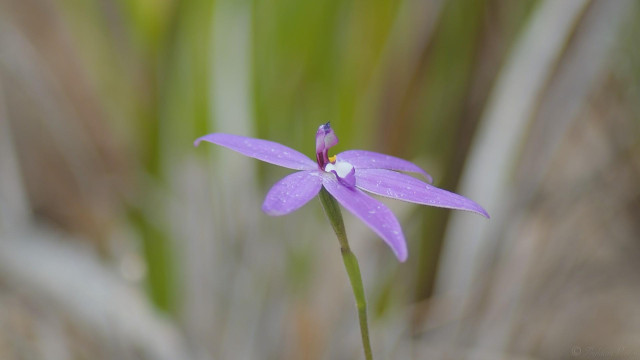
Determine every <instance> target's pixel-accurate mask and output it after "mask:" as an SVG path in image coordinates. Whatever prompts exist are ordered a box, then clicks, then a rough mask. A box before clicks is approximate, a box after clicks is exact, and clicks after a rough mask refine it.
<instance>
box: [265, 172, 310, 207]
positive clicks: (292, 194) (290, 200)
mask: <svg viewBox="0 0 640 360" xmlns="http://www.w3.org/2000/svg"><path fill="white" fill-rule="evenodd" d="M320 188H322V176H321V175H320V172H319V171H315V170H310V171H300V172H297V173H293V174H291V175H288V176H286V177H284V178H283V179H282V180H280V181H278V182H277V183H276V184H275V185H273V187H272V188H271V190H269V193H267V197H266V198H265V199H264V203H263V204H262V211H264V212H266V213H267V214H269V215H274V216H276V215H286V214H288V213H290V212H292V211H295V210H298V209H299V208H301V207H302V206H303V205H304V204H306V203H307V202H309V200H311V199H312V198H313V197H314V196H316V195H317V194H318V191H320Z"/></svg>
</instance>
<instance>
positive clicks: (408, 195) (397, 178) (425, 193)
mask: <svg viewBox="0 0 640 360" xmlns="http://www.w3.org/2000/svg"><path fill="white" fill-rule="evenodd" d="M356 186H357V187H358V188H360V189H362V190H366V191H368V192H371V193H374V194H376V195H381V196H386V197H390V198H394V199H398V200H404V201H408V202H413V203H416V204H423V205H430V206H437V207H443V208H449V209H457V210H467V211H473V212H475V213H478V214H480V215H482V216H485V217H487V218H488V217H489V214H488V213H487V212H486V211H485V210H484V209H483V208H482V207H481V206H480V205H478V204H476V203H475V202H473V201H471V200H469V199H467V198H466V197H464V196H461V195H458V194H454V193H452V192H449V191H446V190H442V189H439V188H437V187H435V186H432V185H429V184H426V183H424V182H422V181H420V180H418V179H416V178H414V177H411V176H409V175H406V174H402V173H399V172H395V171H390V170H383V169H359V170H357V171H356Z"/></svg>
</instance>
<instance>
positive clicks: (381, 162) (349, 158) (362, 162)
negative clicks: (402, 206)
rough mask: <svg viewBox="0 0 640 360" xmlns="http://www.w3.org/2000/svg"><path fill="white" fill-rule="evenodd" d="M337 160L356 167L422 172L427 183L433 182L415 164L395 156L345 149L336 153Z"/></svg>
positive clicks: (429, 176)
mask: <svg viewBox="0 0 640 360" xmlns="http://www.w3.org/2000/svg"><path fill="white" fill-rule="evenodd" d="M337 158H338V160H342V161H346V162H349V163H351V165H353V166H354V167H355V168H356V169H387V170H397V171H408V172H415V173H419V174H422V175H423V176H424V177H425V178H426V179H427V181H428V182H429V183H432V182H433V178H432V177H431V175H429V174H427V172H426V171H424V170H422V169H421V168H420V167H419V166H417V165H416V164H414V163H412V162H410V161H407V160H404V159H400V158H397V157H395V156H391V155H385V154H380V153H376V152H373V151H366V150H347V151H345V152H341V153H340V154H338V155H337Z"/></svg>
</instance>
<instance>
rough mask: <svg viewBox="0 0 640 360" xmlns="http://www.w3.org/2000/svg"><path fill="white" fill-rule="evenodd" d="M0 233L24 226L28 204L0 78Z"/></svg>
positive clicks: (27, 217)
mask: <svg viewBox="0 0 640 360" xmlns="http://www.w3.org/2000/svg"><path fill="white" fill-rule="evenodd" d="M0 204H1V205H0V233H2V232H7V231H11V229H15V228H21V227H23V226H25V225H26V224H27V222H28V220H29V216H30V214H29V211H30V210H29V203H28V201H27V193H26V191H25V189H24V185H23V183H22V175H21V170H20V167H19V162H18V158H17V154H16V151H15V148H14V144H13V138H12V131H11V126H10V124H9V114H8V112H7V108H6V104H5V98H4V89H3V86H2V78H1V77H0Z"/></svg>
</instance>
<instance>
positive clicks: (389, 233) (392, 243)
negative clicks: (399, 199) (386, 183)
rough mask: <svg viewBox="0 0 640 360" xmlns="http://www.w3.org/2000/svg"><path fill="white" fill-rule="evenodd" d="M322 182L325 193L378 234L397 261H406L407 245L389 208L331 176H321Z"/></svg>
mask: <svg viewBox="0 0 640 360" xmlns="http://www.w3.org/2000/svg"><path fill="white" fill-rule="evenodd" d="M323 180H324V181H323V185H324V187H325V188H326V189H327V191H329V193H330V194H331V195H332V196H333V197H334V198H336V200H338V202H339V203H340V204H342V206H344V207H345V208H346V209H347V210H349V211H350V212H351V213H352V214H353V215H355V216H356V217H358V218H359V219H360V220H362V221H363V222H364V223H365V224H367V226H369V227H370V228H371V229H372V230H373V231H374V232H375V233H376V234H378V236H380V237H381V238H382V239H383V240H384V241H385V242H386V243H387V245H389V247H391V250H393V252H394V253H395V254H396V257H397V258H398V260H400V261H405V260H406V259H407V244H406V242H405V240H404V235H403V234H402V228H401V227H400V223H398V219H396V217H395V216H394V215H393V213H392V212H391V210H389V208H387V207H386V206H384V204H382V203H381V202H379V201H378V200H376V199H374V198H372V197H370V196H369V195H367V194H365V193H364V192H362V191H361V190H359V189H356V188H348V187H346V186H344V185H342V184H340V183H339V182H338V180H336V179H335V178H334V177H333V176H323Z"/></svg>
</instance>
